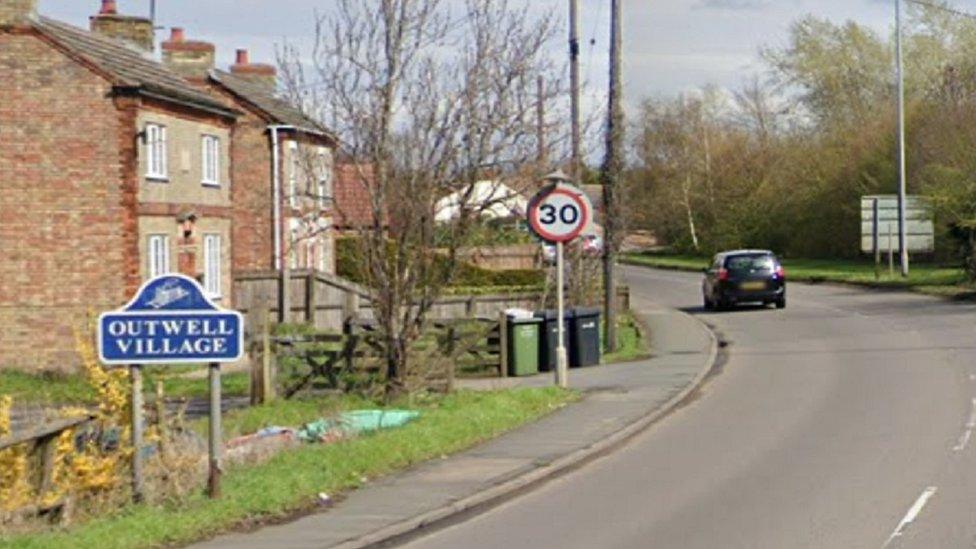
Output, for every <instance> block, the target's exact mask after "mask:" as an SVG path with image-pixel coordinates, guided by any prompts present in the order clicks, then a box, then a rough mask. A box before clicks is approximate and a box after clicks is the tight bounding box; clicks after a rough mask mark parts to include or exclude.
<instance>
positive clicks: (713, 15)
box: [39, 0, 976, 108]
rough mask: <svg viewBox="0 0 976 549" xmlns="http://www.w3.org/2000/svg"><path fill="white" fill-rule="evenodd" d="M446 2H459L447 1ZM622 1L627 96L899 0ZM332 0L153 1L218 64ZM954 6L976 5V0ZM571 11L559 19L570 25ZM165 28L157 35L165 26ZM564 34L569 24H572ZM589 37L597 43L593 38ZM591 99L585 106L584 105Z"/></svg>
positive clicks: (76, 4)
mask: <svg viewBox="0 0 976 549" xmlns="http://www.w3.org/2000/svg"><path fill="white" fill-rule="evenodd" d="M445 1H446V2H448V3H451V2H460V1H461V0H445ZM621 1H622V2H623V11H624V14H623V39H624V66H623V70H624V76H623V78H624V84H625V85H624V94H625V99H626V101H627V103H628V104H630V105H633V104H635V103H636V102H637V101H638V100H639V99H640V98H643V97H649V96H669V95H675V94H678V93H681V92H685V91H689V90H692V89H695V88H698V87H700V86H703V85H705V84H716V85H718V86H721V87H724V88H728V89H734V88H737V87H738V86H739V85H741V84H742V83H744V82H745V81H746V80H747V79H748V78H749V77H750V75H752V74H756V73H759V74H761V73H762V72H763V70H764V67H763V66H762V63H761V62H760V60H759V56H758V51H759V49H760V48H761V47H764V46H774V47H775V46H781V45H784V44H785V40H786V36H787V33H788V30H789V26H790V24H791V22H792V21H794V20H795V19H796V18H798V17H800V16H803V15H806V14H814V15H817V16H820V17H826V18H828V19H831V20H834V21H837V22H842V21H845V20H848V19H850V20H854V21H856V22H858V23H860V24H863V25H867V26H870V27H871V28H874V29H875V30H877V31H878V32H881V33H888V32H890V31H891V29H892V27H893V24H894V23H893V20H894V7H893V2H894V0H621ZM118 3H119V9H120V12H121V13H124V14H148V12H149V0H118ZM330 3H331V2H330V0H157V11H158V24H159V25H160V26H164V27H172V26H182V27H185V28H186V32H187V36H188V38H190V39H203V40H207V41H210V42H213V43H215V44H216V45H217V55H218V62H219V63H221V64H229V63H231V62H232V61H233V57H234V50H235V49H237V48H248V49H249V50H250V51H251V60H252V61H255V62H273V60H274V51H275V44H276V43H281V42H282V41H283V40H286V39H287V40H288V41H290V42H294V43H297V44H308V43H309V42H310V41H311V36H312V35H313V33H314V28H313V17H312V16H313V13H314V12H315V10H316V9H319V10H322V9H327V8H328V6H329V4H330ZM580 3H581V10H582V11H581V15H582V16H581V22H582V42H581V44H582V47H581V57H580V61H581V70H582V74H583V78H584V80H586V82H587V87H588V90H589V93H588V95H589V96H590V101H588V103H589V102H592V101H593V99H594V98H596V97H599V96H602V95H603V94H605V91H604V90H605V88H606V84H605V83H606V79H607V77H606V71H607V66H608V63H607V50H608V47H607V46H608V40H607V39H608V27H609V22H610V21H609V19H610V18H609V12H610V0H580ZM99 5H100V0H40V2H39V6H40V11H41V13H42V14H45V15H48V16H51V17H54V18H57V19H61V20H64V21H67V22H69V23H74V24H76V25H79V26H87V24H88V22H87V19H88V16H89V15H91V14H93V13H95V12H96V11H97V10H98V7H99ZM531 6H532V9H533V10H538V11H539V12H542V11H552V10H555V12H556V13H558V14H567V13H568V6H569V0H531ZM954 6H955V7H957V8H959V9H962V10H968V11H971V12H976V0H957V1H956V2H955V3H954ZM567 19H568V16H565V17H563V18H562V21H563V23H564V24H565V22H566V20H567ZM168 32H169V31H168V30H163V31H160V38H163V36H164V35H167V34H168ZM567 32H568V31H567ZM591 40H594V41H595V44H592V45H591V43H590V41H591ZM567 49H568V48H567V46H566V41H565V40H560V41H559V43H556V44H554V45H553V52H552V55H553V56H554V57H556V58H562V57H563V56H568V54H567V53H566V51H567ZM585 106H586V105H584V108H585Z"/></svg>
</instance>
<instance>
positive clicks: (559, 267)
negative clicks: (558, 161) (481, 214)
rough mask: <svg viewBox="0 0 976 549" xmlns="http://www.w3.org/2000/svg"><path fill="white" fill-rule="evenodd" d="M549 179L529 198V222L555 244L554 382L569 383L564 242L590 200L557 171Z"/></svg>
mask: <svg viewBox="0 0 976 549" xmlns="http://www.w3.org/2000/svg"><path fill="white" fill-rule="evenodd" d="M545 180H546V181H549V182H550V185H547V186H546V187H545V188H543V189H542V190H541V191H539V193H538V194H536V195H535V197H533V198H532V201H531V202H529V208H528V212H527V215H528V219H529V226H530V227H531V228H532V230H533V231H534V232H535V234H536V235H538V236H539V238H541V239H543V240H545V241H546V242H549V243H554V244H555V245H556V302H557V305H556V315H557V317H558V318H557V319H556V326H557V336H556V339H557V344H556V345H557V346H556V385H558V386H559V387H563V388H566V387H567V386H568V385H569V379H568V378H569V375H568V371H569V364H568V362H569V361H568V360H567V356H566V342H565V334H566V323H565V319H564V318H563V317H564V311H565V310H566V305H565V302H566V297H565V291H564V288H563V286H564V282H563V278H564V270H565V267H564V261H563V245H564V244H565V243H566V242H571V241H573V240H574V239H576V238H577V237H578V236H579V235H580V233H582V232H583V229H584V228H585V227H586V225H587V224H589V222H590V217H591V216H592V212H591V211H590V203H589V201H588V200H585V199H584V197H583V192H582V191H581V190H579V189H578V188H576V187H574V186H572V185H570V184H569V181H570V179H569V178H568V177H567V176H566V175H565V174H564V173H563V172H562V171H557V172H555V173H552V174H549V175H547V176H546V177H545Z"/></svg>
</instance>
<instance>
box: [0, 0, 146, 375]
mask: <svg viewBox="0 0 976 549" xmlns="http://www.w3.org/2000/svg"><path fill="white" fill-rule="evenodd" d="M8 3H9V2H6V0H5V3H4V5H7V4H8ZM0 74H3V75H4V77H3V78H0V166H2V167H3V169H2V170H0V188H2V189H3V192H2V193H0V249H2V250H3V253H2V258H3V259H2V261H0V368H10V367H19V368H27V369H37V368H46V369H61V370H67V369H70V368H72V367H73V366H74V364H75V362H76V355H75V352H74V338H73V330H75V329H77V328H81V327H83V325H84V324H83V323H84V320H85V317H86V315H87V313H89V312H92V313H95V312H99V311H101V310H104V309H107V308H113V307H117V306H119V305H120V304H121V303H122V302H123V301H124V300H125V297H126V290H127V287H128V286H130V285H131V284H132V283H133V282H134V281H133V279H132V276H131V274H132V273H130V272H129V271H131V270H132V268H133V267H134V266H135V265H132V264H131V263H132V258H131V257H129V258H128V260H127V257H126V256H127V255H129V256H131V253H129V254H127V252H129V251H131V248H132V246H133V244H134V240H132V235H131V234H130V235H126V234H125V227H126V226H127V224H128V225H131V224H132V221H134V220H133V219H131V217H132V212H129V211H127V210H126V208H125V207H124V206H123V205H124V204H125V203H126V202H128V203H131V202H132V201H133V199H134V196H132V194H133V193H132V189H128V192H125V189H123V181H124V178H123V173H124V171H125V170H126V169H127V167H126V166H125V165H124V164H125V163H124V162H123V156H122V155H121V154H120V150H119V144H120V135H121V133H120V131H121V130H122V128H121V126H120V125H121V123H122V122H121V121H122V120H123V118H124V116H123V115H121V114H120V111H119V110H117V109H116V108H115V106H114V105H113V103H112V101H109V100H106V96H108V95H109V94H110V91H111V88H110V86H109V85H108V83H107V82H106V81H105V80H104V79H102V78H100V77H98V76H96V75H95V74H94V73H92V72H91V71H89V70H87V69H86V68H84V67H82V66H81V65H79V64H78V63H76V62H74V61H72V60H70V59H69V58H68V57H66V56H65V55H63V54H62V53H60V52H59V51H57V50H56V49H55V48H54V47H52V46H50V45H48V44H47V43H46V42H43V41H42V40H41V39H40V38H38V37H36V36H34V35H31V34H25V33H5V32H2V31H0ZM66 90H70V92H69V93H66V92H65V91H66Z"/></svg>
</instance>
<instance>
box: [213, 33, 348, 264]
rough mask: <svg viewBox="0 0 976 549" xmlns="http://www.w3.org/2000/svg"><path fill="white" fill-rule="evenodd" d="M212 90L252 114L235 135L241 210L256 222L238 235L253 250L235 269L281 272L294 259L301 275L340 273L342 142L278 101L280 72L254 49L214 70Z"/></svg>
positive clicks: (244, 118) (246, 252)
mask: <svg viewBox="0 0 976 549" xmlns="http://www.w3.org/2000/svg"><path fill="white" fill-rule="evenodd" d="M207 84H208V87H209V89H210V91H211V93H213V94H216V95H218V96H221V97H222V98H223V99H224V100H225V101H227V102H228V104H229V105H230V106H232V107H234V108H235V109H238V110H240V111H241V112H243V113H244V114H243V115H242V117H241V118H240V119H239V121H238V129H237V132H236V133H235V137H234V162H233V166H234V168H233V169H234V178H235V180H240V181H242V182H244V184H242V185H238V189H240V190H241V192H242V193H247V195H246V196H245V195H241V196H239V197H235V208H236V209H237V210H239V211H240V212H241V216H245V215H250V216H255V217H254V218H253V224H245V223H240V224H239V225H240V226H239V230H238V232H237V234H236V237H237V238H239V239H240V240H241V241H242V242H247V243H248V245H247V246H245V247H242V248H241V250H242V251H241V255H240V257H235V261H234V262H235V265H238V264H239V265H241V266H242V268H246V269H249V270H255V269H270V268H275V269H276V268H279V267H280V263H279V259H280V258H283V257H287V258H288V260H289V265H290V267H291V268H293V269H298V268H301V269H316V270H320V271H324V272H327V273H330V274H334V273H335V230H334V219H333V218H334V211H333V206H334V197H335V179H336V164H335V150H336V138H335V136H334V135H333V134H332V133H331V132H329V130H328V129H326V128H324V127H323V126H322V125H320V124H319V123H318V122H316V121H315V120H312V119H311V118H309V117H307V116H305V115H304V114H303V113H301V112H300V111H299V110H298V109H296V108H294V107H293V106H292V105H290V104H288V103H286V102H284V101H282V100H280V99H279V98H277V97H276V96H275V90H276V88H277V75H276V71H275V68H274V67H273V66H271V65H266V64H259V63H251V62H250V61H249V58H248V52H247V50H237V62H236V63H235V64H234V65H232V66H231V67H230V71H229V72H227V71H221V70H211V71H210V72H209V74H208V80H207ZM269 167H270V169H269ZM276 173H277V178H276V177H275V174H276ZM269 191H270V192H269ZM276 197H277V200H276ZM276 203H277V208H276V207H275V205H276ZM269 214H270V215H271V219H270V220H268V219H267V215H269ZM268 221H270V223H269V222H268ZM269 226H271V227H277V228H278V230H277V231H274V230H272V231H268V230H266V228H267V227H269ZM255 227H264V228H265V229H263V230H256V229H255ZM276 243H277V244H276Z"/></svg>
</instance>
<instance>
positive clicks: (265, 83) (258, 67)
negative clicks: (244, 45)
mask: <svg viewBox="0 0 976 549" xmlns="http://www.w3.org/2000/svg"><path fill="white" fill-rule="evenodd" d="M230 72H231V73H232V74H233V75H235V76H237V77H240V78H244V79H245V80H249V81H251V82H253V83H255V84H258V85H260V86H262V87H264V88H266V89H267V90H268V91H271V92H274V91H275V90H276V89H277V88H278V70H277V69H275V68H274V66H273V65H267V64H264V63H251V60H250V58H249V55H248V53H247V50H237V62H236V63H234V64H233V65H231V67H230Z"/></svg>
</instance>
